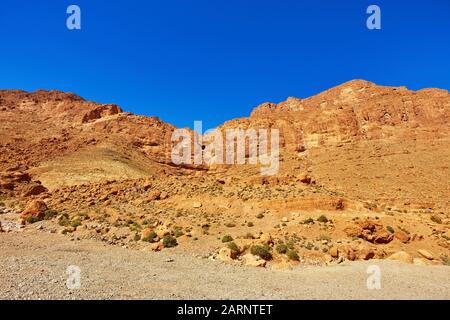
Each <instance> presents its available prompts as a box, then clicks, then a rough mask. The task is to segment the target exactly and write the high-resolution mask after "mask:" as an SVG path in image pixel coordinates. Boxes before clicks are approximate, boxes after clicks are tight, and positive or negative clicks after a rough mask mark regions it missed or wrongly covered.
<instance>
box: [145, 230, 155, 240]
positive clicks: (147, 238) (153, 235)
mask: <svg viewBox="0 0 450 320" xmlns="http://www.w3.org/2000/svg"><path fill="white" fill-rule="evenodd" d="M156 237H157V235H156V232H155V231H152V232H150V234H149V235H148V236H146V237H144V238H142V241H145V242H155V239H156Z"/></svg>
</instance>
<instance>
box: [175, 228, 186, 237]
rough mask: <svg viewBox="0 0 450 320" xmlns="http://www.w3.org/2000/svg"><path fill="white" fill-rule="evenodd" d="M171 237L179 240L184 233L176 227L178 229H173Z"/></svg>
mask: <svg viewBox="0 0 450 320" xmlns="http://www.w3.org/2000/svg"><path fill="white" fill-rule="evenodd" d="M173 235H174V236H175V238H179V237H181V236H182V235H184V232H183V230H182V229H181V228H180V227H178V228H175V231H174V232H173Z"/></svg>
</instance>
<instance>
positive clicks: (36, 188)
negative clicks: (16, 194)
mask: <svg viewBox="0 0 450 320" xmlns="http://www.w3.org/2000/svg"><path fill="white" fill-rule="evenodd" d="M47 191H48V190H47V188H46V187H44V186H43V185H41V184H39V183H33V184H32V185H31V186H29V187H28V188H27V190H26V191H25V193H24V194H23V196H24V197H30V196H37V195H39V194H41V193H43V192H47Z"/></svg>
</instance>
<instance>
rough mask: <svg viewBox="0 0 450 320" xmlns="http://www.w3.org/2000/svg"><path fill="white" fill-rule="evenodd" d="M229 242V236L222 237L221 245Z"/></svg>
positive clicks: (231, 239) (231, 238)
mask: <svg viewBox="0 0 450 320" xmlns="http://www.w3.org/2000/svg"><path fill="white" fill-rule="evenodd" d="M231 241H233V237H232V236H230V235H229V234H227V235H224V236H223V238H222V242H223V243H227V242H231Z"/></svg>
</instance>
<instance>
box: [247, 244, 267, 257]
mask: <svg viewBox="0 0 450 320" xmlns="http://www.w3.org/2000/svg"><path fill="white" fill-rule="evenodd" d="M250 252H251V254H253V255H255V256H258V257H260V258H262V259H264V260H271V259H272V254H271V253H270V251H269V247H268V246H261V245H254V246H252V247H251V248H250Z"/></svg>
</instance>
